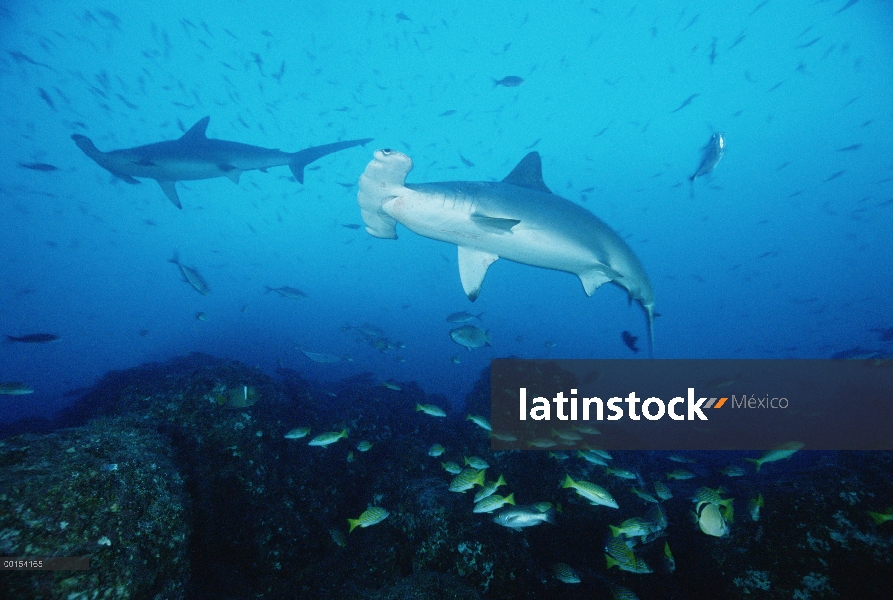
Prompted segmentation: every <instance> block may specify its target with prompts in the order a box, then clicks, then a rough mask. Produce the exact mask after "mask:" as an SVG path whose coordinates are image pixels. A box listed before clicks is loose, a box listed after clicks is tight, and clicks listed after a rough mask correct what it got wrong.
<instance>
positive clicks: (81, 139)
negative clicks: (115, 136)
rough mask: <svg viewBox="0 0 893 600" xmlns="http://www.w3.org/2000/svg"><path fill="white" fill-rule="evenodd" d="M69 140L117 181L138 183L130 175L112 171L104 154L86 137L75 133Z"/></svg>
mask: <svg viewBox="0 0 893 600" xmlns="http://www.w3.org/2000/svg"><path fill="white" fill-rule="evenodd" d="M71 139H73V140H74V143H75V144H77V147H78V148H80V149H81V150H83V151H84V154H86V155H87V156H88V157H90V158H91V159H92V160H93V162H95V163H96V164H97V165H99V166H100V167H102V168H103V169H105V170H106V171H108V172H109V173H111V174H112V175H114V176H115V177H117V178H118V179H121V180H123V181H126V182H127V183H130V184H135V183H139V180H138V179H134V178H133V177H131V176H130V175H127V174H126V173H120V172H118V171H116V170H114V169H113V168H111V166H110V165H109V163H108V160H106V158H105V156H106V153H105V152H102V151H100V150H99V149H98V148H97V147H96V145H95V144H94V143H93V140H91V139H90V138H88V137H87V136H85V135H79V134H77V133H75V134H74V135H72V136H71Z"/></svg>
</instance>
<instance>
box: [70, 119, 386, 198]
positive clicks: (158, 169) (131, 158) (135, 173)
mask: <svg viewBox="0 0 893 600" xmlns="http://www.w3.org/2000/svg"><path fill="white" fill-rule="evenodd" d="M210 120H211V117H205V118H203V119H202V120H201V121H199V122H198V123H196V124H195V125H193V126H192V127H191V128H190V129H189V131H187V132H186V133H184V134H183V136H182V137H181V138H180V139H178V140H172V141H168V142H157V143H155V144H147V145H145V146H137V147H135V148H123V149H121V150H111V151H110V152H100V151H99V150H98V149H97V148H96V146H95V145H94V144H93V142H92V141H91V140H90V138H88V137H86V136H83V135H78V134H75V135H72V136H71V139H73V140H74V143H75V144H77V146H78V148H80V149H81V150H83V151H84V153H85V154H86V155H87V156H89V157H90V158H92V159H93V160H94V161H96V163H97V164H98V165H99V166H100V167H102V168H103V169H105V170H107V171H109V172H110V173H111V174H112V175H114V176H116V177H119V178H121V179H123V180H124V181H126V182H127V183H139V181H137V180H136V179H134V178H135V177H147V178H149V179H154V180H155V181H157V182H158V185H160V186H161V191H163V192H164V195H165V196H167V198H168V200H170V201H171V202H173V203H174V206H176V207H177V208H183V205H182V204H180V198H179V196H178V195H177V188H176V187H175V184H176V182H177V181H186V180H192V179H212V178H214V177H229V178H230V179H232V180H233V182H234V183H239V177H240V176H241V175H242V173H243V172H244V171H253V170H255V169H257V170H259V171H262V172H264V173H266V172H267V169H269V168H271V167H281V166H284V165H288V166H289V167H290V168H291V172H292V173H293V174H294V176H295V179H297V180H298V182H300V183H304V167H306V166H307V165H309V164H310V163H312V162H313V161H315V160H317V159H319V158H322V157H323V156H326V155H327V154H332V153H333V152H338V151H339V150H344V149H346V148H353V147H354V146H362V145H364V144H366V143H367V142H370V141H372V138H366V139H362V140H349V141H346V142H335V143H334V144H326V145H324V146H314V147H312V148H307V149H306V150H299V151H298V152H282V151H280V150H273V149H269V148H261V147H260V146H251V145H248V144H240V143H239V142H230V141H227V140H215V139H213V138H209V137H207V136H206V135H205V130H206V129H207V128H208V122H209V121H210Z"/></svg>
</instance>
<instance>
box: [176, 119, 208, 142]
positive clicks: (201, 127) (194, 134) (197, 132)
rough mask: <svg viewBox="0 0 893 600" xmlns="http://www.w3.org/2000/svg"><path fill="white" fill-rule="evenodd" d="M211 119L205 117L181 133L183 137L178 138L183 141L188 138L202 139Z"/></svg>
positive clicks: (188, 139) (204, 137)
mask: <svg viewBox="0 0 893 600" xmlns="http://www.w3.org/2000/svg"><path fill="white" fill-rule="evenodd" d="M210 120H211V117H205V118H204V119H202V120H201V121H199V122H198V123H196V124H195V125H193V126H192V127H190V128H189V131H187V132H186V133H184V134H183V137H181V138H180V140H181V141H183V142H188V141H190V140H204V139H206V138H207V136H206V135H205V130H206V129H207V128H208V122H209V121H210Z"/></svg>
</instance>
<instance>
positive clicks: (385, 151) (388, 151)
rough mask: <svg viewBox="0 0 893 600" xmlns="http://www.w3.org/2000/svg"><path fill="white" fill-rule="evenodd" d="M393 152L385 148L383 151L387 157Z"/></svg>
mask: <svg viewBox="0 0 893 600" xmlns="http://www.w3.org/2000/svg"><path fill="white" fill-rule="evenodd" d="M391 152H393V150H391V149H390V148H385V149H383V150H382V151H381V153H382V154H384V155H385V156H387V155H388V154H390V153H391Z"/></svg>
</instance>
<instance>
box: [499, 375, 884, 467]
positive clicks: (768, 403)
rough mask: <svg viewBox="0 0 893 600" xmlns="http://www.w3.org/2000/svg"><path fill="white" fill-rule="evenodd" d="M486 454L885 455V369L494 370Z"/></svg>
mask: <svg viewBox="0 0 893 600" xmlns="http://www.w3.org/2000/svg"><path fill="white" fill-rule="evenodd" d="M490 383H491V397H492V426H493V431H492V447H493V449H494V450H516V449H524V450H528V449H552V450H585V449H587V448H600V449H604V450H772V449H777V448H792V447H798V448H799V447H803V448H806V449H812V450H891V449H893V360H889V359H870V360H793V359H792V360H515V359H496V360H494V361H493V362H492V364H491V379H490Z"/></svg>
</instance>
